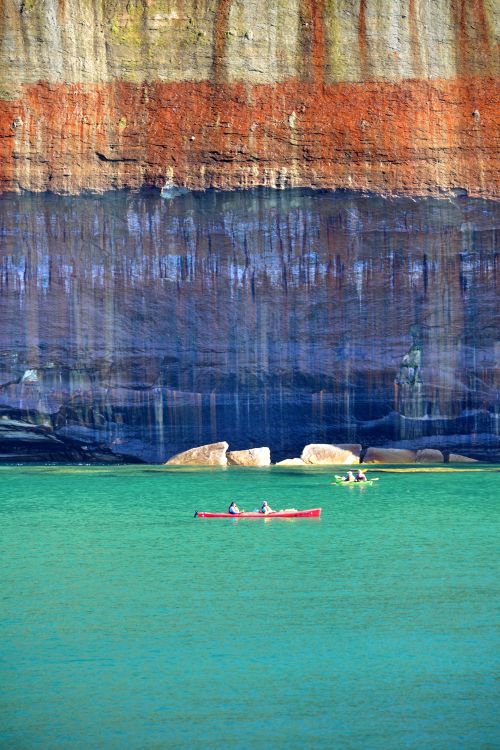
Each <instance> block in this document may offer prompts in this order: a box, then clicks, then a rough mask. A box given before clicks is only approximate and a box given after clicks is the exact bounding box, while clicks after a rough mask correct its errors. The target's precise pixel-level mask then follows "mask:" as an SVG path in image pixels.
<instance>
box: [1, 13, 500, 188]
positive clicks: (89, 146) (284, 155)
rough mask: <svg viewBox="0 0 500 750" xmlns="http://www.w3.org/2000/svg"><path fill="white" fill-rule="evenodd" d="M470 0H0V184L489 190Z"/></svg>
mask: <svg viewBox="0 0 500 750" xmlns="http://www.w3.org/2000/svg"><path fill="white" fill-rule="evenodd" d="M497 71H498V54H497V43H496V38H495V19H494V12H493V10H492V7H491V5H490V4H489V3H487V2H486V1H485V0H433V2H432V3H426V2H422V0H388V1H387V2H384V3H381V2H380V0H344V1H343V3H336V2H333V0H278V1H277V2H276V3H269V2H268V1H267V0H248V2H245V3H236V2H234V0H173V2H171V3H165V2H164V1H163V0H147V2H129V3H116V2H112V1H111V0H102V2H100V1H99V2H97V0H87V2H86V3H76V2H74V0H65V2H61V3H59V5H58V6H57V10H55V15H54V16H50V17H49V15H48V14H47V12H46V9H45V5H44V4H43V3H41V2H39V0H30V2H26V3H23V4H22V5H21V7H17V6H16V5H15V4H13V3H11V2H10V0H0V159H1V164H0V190H3V191H5V190H21V189H28V190H39V191H42V190H52V191H54V192H79V191H81V190H93V191H103V190H108V189H111V188H123V187H130V188H139V187H141V186H144V185H146V186H147V185H151V186H164V185H167V186H175V185H178V186H186V187H188V188H194V189H205V188H209V187H217V188H229V189H233V188H245V187H255V186H261V185H264V186H266V185H267V186H272V187H280V188H281V187H293V186H312V187H321V188H351V189H358V190H367V191H375V192H382V193H415V194H417V193H418V194H426V193H434V194H436V193H440V192H443V191H444V192H448V191H453V190H466V191H467V192H468V193H469V194H471V195H482V196H496V195H498V179H499V178H498V174H499V169H498V133H499V128H498V119H499V118H498V112H499V110H498V96H497V97H496V98H495V92H498V87H497V85H496V84H497V79H496V78H495V75H496V72H497Z"/></svg>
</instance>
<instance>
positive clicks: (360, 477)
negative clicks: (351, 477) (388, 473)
mask: <svg viewBox="0 0 500 750" xmlns="http://www.w3.org/2000/svg"><path fill="white" fill-rule="evenodd" d="M367 481H368V480H367V478H366V474H365V473H364V471H361V469H358V473H357V474H356V482H367Z"/></svg>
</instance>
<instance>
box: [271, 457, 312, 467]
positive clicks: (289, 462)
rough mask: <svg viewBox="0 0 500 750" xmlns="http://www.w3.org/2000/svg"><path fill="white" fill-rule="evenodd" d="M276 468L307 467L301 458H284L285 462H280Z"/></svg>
mask: <svg viewBox="0 0 500 750" xmlns="http://www.w3.org/2000/svg"><path fill="white" fill-rule="evenodd" d="M276 466H305V463H304V462H303V460H302V459H301V458H284V459H283V461H278V462H277V464H276Z"/></svg>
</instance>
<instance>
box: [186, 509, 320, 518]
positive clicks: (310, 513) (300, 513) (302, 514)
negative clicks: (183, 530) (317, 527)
mask: <svg viewBox="0 0 500 750" xmlns="http://www.w3.org/2000/svg"><path fill="white" fill-rule="evenodd" d="M320 515H321V508H311V509H310V510H277V511H275V512H274V513H202V512H198V511H197V512H196V513H195V516H198V518H318V517H319V516H320Z"/></svg>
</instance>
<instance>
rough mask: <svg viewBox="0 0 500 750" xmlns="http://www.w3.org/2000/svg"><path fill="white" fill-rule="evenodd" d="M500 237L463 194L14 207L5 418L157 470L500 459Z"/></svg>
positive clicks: (0, 394) (3, 245)
mask: <svg viewBox="0 0 500 750" xmlns="http://www.w3.org/2000/svg"><path fill="white" fill-rule="evenodd" d="M499 226H500V213H499V209H498V204H496V203H493V202H491V201H484V200H476V199H466V198H460V199H459V198H456V199H453V200H435V199H425V200H414V199H412V200H410V199H397V200H396V199H393V200H385V199H382V198H373V197H361V196H359V195H356V196H354V195H338V194H331V193H324V192H321V193H318V192H312V191H300V190H290V191H275V190H269V191H251V192H234V193H217V192H208V193H204V194H201V195H199V194H189V195H185V196H180V197H178V198H176V199H175V200H173V201H164V200H162V199H161V198H160V196H159V195H157V194H151V195H148V196H138V195H130V194H126V193H123V192H121V193H117V194H109V195H106V196H94V197H89V196H87V197H61V196H46V195H44V196H38V195H32V194H31V195H21V196H18V195H13V194H11V195H4V196H3V197H2V199H1V200H0V237H1V242H0V321H1V325H0V408H3V409H4V410H5V414H7V415H10V416H11V417H12V416H15V418H16V419H20V418H22V419H24V420H27V421H31V422H35V423H37V424H43V425H50V426H51V427H52V433H51V434H53V435H54V436H55V437H57V438H61V439H69V438H71V439H73V440H80V441H81V442H83V443H84V444H85V445H90V444H92V443H94V442H97V443H100V444H105V445H106V446H108V448H110V449H111V450H112V451H114V452H117V453H121V454H127V455H130V456H137V457H139V458H142V459H145V460H149V461H164V460H165V459H166V458H167V457H169V456H173V455H174V454H176V453H179V452H180V451H184V450H187V449H189V448H192V447H193V446H202V445H206V444H209V443H216V442H219V441H227V443H229V445H230V446H231V450H232V451H233V450H234V451H235V452H236V453H237V454H238V453H239V451H241V450H247V449H249V448H257V447H260V446H269V448H270V449H271V455H272V459H273V462H274V461H279V460H280V459H281V458H286V457H291V456H300V455H301V451H302V450H303V448H304V446H305V445H307V444H308V443H321V444H334V445H336V446H339V445H342V444H350V445H348V448H349V450H348V454H349V455H350V454H354V455H353V457H354V458H356V451H358V452H359V445H358V446H357V447H356V446H355V445H352V444H356V443H358V444H361V445H363V446H364V447H369V446H375V447H376V446H385V447H397V448H410V449H412V450H417V449H419V448H421V449H429V448H433V449H437V450H441V451H444V452H445V453H447V452H449V451H453V453H464V454H465V455H470V456H471V457H474V458H486V459H487V458H491V459H496V460H497V461H499V460H500V433H499V428H500V338H499V331H500V317H499V315H500V310H499V307H498V244H497V243H498V227H499ZM224 446H225V449H227V444H226V443H224V444H223V447H224ZM327 450H328V451H329V452H331V450H332V449H331V448H330V447H329V448H327ZM222 453H223V454H224V461H225V460H226V459H225V450H223V451H222ZM412 456H414V454H412ZM358 460H359V459H358ZM417 460H418V459H417Z"/></svg>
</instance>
